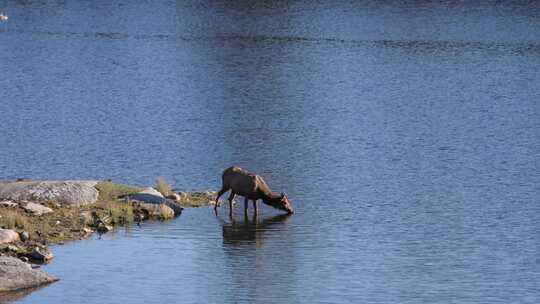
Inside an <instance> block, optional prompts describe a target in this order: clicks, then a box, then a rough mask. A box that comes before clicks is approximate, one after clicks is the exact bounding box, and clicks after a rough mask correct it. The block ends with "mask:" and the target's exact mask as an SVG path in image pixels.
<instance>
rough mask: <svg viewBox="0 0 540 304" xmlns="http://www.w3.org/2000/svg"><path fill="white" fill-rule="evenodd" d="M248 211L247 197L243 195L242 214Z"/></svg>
mask: <svg viewBox="0 0 540 304" xmlns="http://www.w3.org/2000/svg"><path fill="white" fill-rule="evenodd" d="M247 211H248V198H247V197H244V214H247Z"/></svg>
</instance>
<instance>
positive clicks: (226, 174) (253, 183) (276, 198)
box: [215, 166, 294, 214]
mask: <svg viewBox="0 0 540 304" xmlns="http://www.w3.org/2000/svg"><path fill="white" fill-rule="evenodd" d="M222 180H223V184H222V186H221V190H219V192H218V195H217V198H216V205H215V208H217V207H218V201H219V197H220V196H221V195H223V194H224V193H225V192H227V191H229V190H231V194H230V195H229V199H228V200H229V206H230V210H231V211H230V213H231V214H232V200H233V199H234V196H235V195H236V194H238V195H241V196H243V197H244V198H245V201H244V208H245V210H247V204H248V200H252V201H253V206H254V208H255V211H256V210H257V200H259V199H262V201H263V203H265V204H267V205H269V206H272V207H274V208H277V209H280V210H284V211H287V212H288V213H293V212H294V210H293V208H292V207H291V205H290V203H289V201H288V199H287V196H285V195H284V194H279V193H275V192H273V191H272V190H271V189H270V187H268V185H267V184H266V182H265V181H264V179H263V178H262V177H261V176H259V175H256V174H253V173H250V172H248V171H246V170H244V169H242V168H240V167H236V166H233V167H230V168H227V169H225V171H223V175H222Z"/></svg>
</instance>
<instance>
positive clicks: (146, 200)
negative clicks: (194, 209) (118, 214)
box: [123, 193, 183, 216]
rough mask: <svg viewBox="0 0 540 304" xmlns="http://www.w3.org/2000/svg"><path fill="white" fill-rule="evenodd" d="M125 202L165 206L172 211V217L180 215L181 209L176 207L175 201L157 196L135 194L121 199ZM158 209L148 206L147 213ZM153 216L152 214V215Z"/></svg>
mask: <svg viewBox="0 0 540 304" xmlns="http://www.w3.org/2000/svg"><path fill="white" fill-rule="evenodd" d="M123 199H124V200H126V201H129V202H135V203H143V204H154V205H165V206H167V207H169V208H170V209H172V210H173V211H174V216H179V215H180V214H181V213H182V209H183V208H182V207H180V205H178V204H177V203H176V202H175V201H173V200H171V199H166V198H163V196H157V195H153V194H148V193H136V194H130V195H127V196H126V197H124V198H123ZM157 208H158V207H152V206H149V207H148V209H149V211H156V210H157V211H159V210H158V209H157ZM163 211H164V212H167V211H168V210H167V209H164V210H163ZM152 214H153V213H152Z"/></svg>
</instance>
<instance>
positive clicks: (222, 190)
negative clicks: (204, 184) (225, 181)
mask: <svg viewBox="0 0 540 304" xmlns="http://www.w3.org/2000/svg"><path fill="white" fill-rule="evenodd" d="M225 192H227V190H226V189H225V188H221V190H219V192H218V194H217V197H216V204H215V205H214V210H215V209H217V207H219V197H220V196H222V195H223V193H225Z"/></svg>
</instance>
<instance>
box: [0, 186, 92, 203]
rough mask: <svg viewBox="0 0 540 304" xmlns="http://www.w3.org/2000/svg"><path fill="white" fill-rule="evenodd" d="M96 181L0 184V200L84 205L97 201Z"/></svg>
mask: <svg viewBox="0 0 540 304" xmlns="http://www.w3.org/2000/svg"><path fill="white" fill-rule="evenodd" d="M96 184H97V181H75V180H73V181H70V180H68V181H19V182H7V183H6V182H4V183H0V198H3V199H10V200H15V201H22V200H29V201H35V202H41V203H46V202H57V203H59V204H62V205H85V204H92V203H95V202H96V201H97V199H98V194H99V193H98V190H97V189H96V188H95V185H96Z"/></svg>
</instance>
